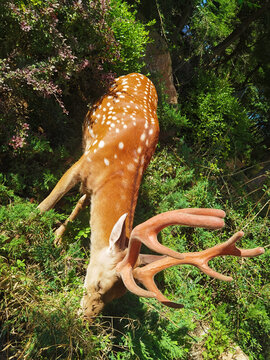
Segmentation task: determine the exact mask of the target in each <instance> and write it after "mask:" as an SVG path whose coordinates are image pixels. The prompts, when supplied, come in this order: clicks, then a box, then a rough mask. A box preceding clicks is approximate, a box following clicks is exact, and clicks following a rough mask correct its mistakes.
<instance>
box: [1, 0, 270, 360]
mask: <svg viewBox="0 0 270 360" xmlns="http://www.w3.org/2000/svg"><path fill="white" fill-rule="evenodd" d="M135 3H136V4H135ZM266 3H267V2H266V1H260V2H259V1H257V0H248V1H240V0H239V1H231V2H228V1H225V0H218V1H197V0H196V1H185V0H184V1H178V0H168V1H167V0H166V1H162V0H158V1H156V0H149V1H147V2H143V1H142V2H138V1H131V0H130V1H128V3H126V2H124V1H122V0H111V1H88V0H87V1H86V0H85V1H84V0H83V1H71V2H70V1H62V0H51V1H43V0H29V1H26V0H3V1H1V2H0V40H1V48H0V97H1V101H0V165H1V171H2V174H0V202H1V208H0V224H1V229H0V319H1V320H0V322H1V334H0V343H1V345H2V346H1V350H2V351H1V353H0V357H4V358H7V359H12V358H13V359H14V358H24V359H36V358H37V359H58V358H59V359H109V360H110V359H113V360H114V359H140V360H144V359H147V360H149V359H161V360H166V359H170V360H171V359H175V360H176V359H177V360H178V359H183V360H188V359H190V358H191V357H192V355H191V354H192V349H193V348H194V346H195V347H196V348H199V352H200V353H201V354H202V356H203V358H204V359H218V357H219V356H220V355H221V354H222V353H223V352H225V351H227V350H228V349H230V348H232V347H234V344H237V345H239V346H240V347H241V348H242V349H243V350H244V352H245V353H246V354H247V355H248V356H249V358H250V359H251V360H258V359H259V360H266V359H268V352H269V351H268V350H269V333H270V319H269V298H270V296H269V251H266V253H265V254H264V255H262V256H260V257H258V258H252V259H249V258H245V259H239V258H238V257H227V256H226V257H222V258H217V259H213V260H212V261H211V264H210V266H211V267H213V268H214V269H215V270H216V271H219V272H221V273H224V274H226V275H231V276H232V277H233V278H234V281H233V282H231V283H225V282H221V281H218V280H212V279H209V277H207V276H206V275H205V274H203V273H201V272H200V271H199V270H198V269H197V268H195V267H191V266H189V265H184V266H181V267H180V266H179V267H173V268H170V269H167V270H166V271H164V272H162V273H159V274H158V275H157V276H156V279H155V280H156V282H157V284H158V287H159V288H160V289H161V291H162V292H163V293H164V294H165V295H166V296H167V297H168V298H169V299H172V300H174V301H177V302H179V303H182V304H183V305H184V308H183V309H180V310H174V309H169V308H165V307H163V306H162V305H161V304H159V303H157V302H156V301H155V300H153V299H139V298H138V297H136V296H134V295H131V294H126V295H125V296H124V297H123V298H122V299H121V300H118V301H115V302H113V303H111V304H109V305H108V306H107V308H106V309H105V311H104V312H103V315H102V316H100V317H99V318H98V319H96V321H95V323H94V324H93V325H92V326H89V325H88V324H85V323H84V321H83V320H82V317H81V315H80V300H81V297H82V293H83V281H84V276H85V270H86V266H87V263H88V259H89V250H86V249H88V248H89V235H90V232H91V229H90V228H89V209H86V210H85V211H83V212H82V213H81V214H80V217H79V218H78V219H76V221H74V222H72V223H70V224H69V225H68V227H67V232H66V234H65V236H64V239H63V246H62V247H61V248H57V247H55V246H54V244H53V241H54V232H53V231H54V230H55V228H56V227H57V226H58V225H59V223H60V222H61V221H63V220H64V219H65V218H66V216H65V215H63V214H62V213H64V212H66V213H70V211H71V209H72V208H73V207H74V204H75V203H76V201H77V200H78V196H79V195H76V196H74V193H75V192H74V193H72V195H71V196H70V197H66V198H65V200H62V201H61V202H60V203H59V205H58V207H57V208H56V210H51V211H49V212H47V213H45V214H40V213H39V212H38V211H37V210H36V204H35V202H38V201H40V200H41V199H42V198H44V196H45V193H46V194H47V193H48V191H50V190H51V189H52V188H53V186H54V184H55V183H56V182H57V180H58V179H59V178H60V176H61V175H62V174H63V173H64V171H65V170H66V169H67V168H68V167H69V166H70V165H71V163H72V162H74V161H75V160H76V159H77V158H78V157H79V155H80V153H81V149H80V142H81V125H80V124H81V121H82V119H83V116H84V115H85V113H86V111H87V106H88V104H89V103H92V102H93V101H94V99H95V98H96V97H98V96H99V95H100V94H101V93H103V91H104V89H105V88H106V87H107V86H108V84H109V83H110V81H111V80H112V79H113V78H114V77H115V76H117V75H121V74H124V73H127V72H135V71H143V69H144V68H143V66H144V60H143V55H144V49H145V46H146V44H147V43H148V42H149V41H151V40H150V39H149V38H148V31H149V29H150V26H152V25H153V24H154V27H155V29H156V30H157V31H158V32H159V34H161V35H162V36H163V37H164V38H165V40H166V42H167V44H168V47H169V49H170V50H171V55H172V62H173V75H174V80H175V83H176V84H177V86H178V87H177V90H178V93H179V103H180V104H179V105H177V106H172V105H169V104H168V103H167V99H166V97H165V96H164V95H163V94H162V93H161V94H159V110H158V116H159V120H160V124H161V142H160V144H159V146H158V149H157V152H156V155H155V157H154V158H153V160H152V162H151V164H150V166H149V168H148V170H147V172H146V174H145V178H144V181H143V183H142V186H141V189H140V197H139V200H138V206H137V209H136V216H135V224H137V223H140V222H142V221H144V220H146V219H147V218H149V217H151V216H153V215H155V214H157V213H160V212H163V211H168V210H173V209H177V208H186V207H210V208H221V209H224V210H226V214H227V216H226V226H225V228H224V229H223V230H220V231H208V230H205V229H190V228H185V227H179V226H174V227H169V228H166V229H164V230H163V231H162V233H161V234H160V241H161V242H162V243H163V244H164V245H166V246H169V247H171V248H173V249H175V250H177V251H180V252H187V251H190V252H196V251H200V250H203V249H205V248H208V247H211V246H214V245H216V244H217V243H219V242H221V241H225V240H226V239H227V238H229V237H230V236H231V235H232V234H233V233H234V232H235V231H237V230H239V229H244V231H245V236H244V237H243V239H242V240H241V243H240V244H239V246H240V247H243V248H253V247H256V246H265V248H266V250H268V246H269V236H270V234H269V228H270V226H269V225H270V224H269V209H270V207H269V203H270V198H269V195H270V193H269V189H268V185H269V180H267V172H262V173H260V171H261V170H263V166H265V165H267V164H268V163H267V161H268V157H269V152H268V150H267V149H268V148H269V138H270V137H269V134H270V130H269V108H270V107H269V94H270V91H269V63H268V62H267V59H268V57H267V55H268V53H269V49H270V46H269V38H270V37H269V29H270V28H269V19H268V14H269V11H264V12H263V13H262V14H261V16H260V17H259V18H258V17H256V16H255V15H256V14H257V11H258V10H260V9H261V7H263V6H265V4H266ZM132 4H133V5H132ZM136 9H138V10H139V12H137V10H136ZM268 10H269V8H268ZM250 16H254V20H253V21H252V22H251V23H250V24H247V20H248V19H250ZM138 18H140V19H142V18H144V19H145V21H144V22H142V21H141V20H138ZM242 26H243V28H244V31H242V32H241V31H240V30H241V29H242ZM239 29H240V30H239ZM235 30H237V31H235ZM231 34H233V35H234V36H231ZM232 39H233V41H232ZM222 46H224V48H223V47H222ZM116 73H117V74H116ZM156 81H157V82H160V79H157V80H156ZM161 88H162V85H161ZM261 163H262V164H261ZM252 177H255V178H256V179H255V180H261V178H262V179H264V182H262V183H260V182H258V183H257V184H256V185H253V183H252V181H251V180H252ZM254 186H255V187H254ZM75 191H76V190H75ZM199 324H203V326H204V327H205V329H207V331H205V332H204V334H203V335H201V334H200V333H199V332H198V328H199Z"/></svg>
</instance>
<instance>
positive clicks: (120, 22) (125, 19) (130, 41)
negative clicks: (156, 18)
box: [110, 0, 153, 74]
mask: <svg viewBox="0 0 270 360" xmlns="http://www.w3.org/2000/svg"><path fill="white" fill-rule="evenodd" d="M110 5H111V11H110V14H111V22H112V23H111V27H112V30H113V33H114V36H115V39H116V40H117V42H118V43H119V44H121V46H120V47H119V53H120V59H121V62H120V63H118V64H116V66H115V67H114V69H115V71H116V72H117V73H119V74H126V73H128V72H140V71H141V70H142V68H143V66H144V63H143V62H142V61H141V59H142V57H143V56H144V52H145V46H146V44H147V43H148V42H149V41H150V40H149V37H148V34H149V31H148V30H147V26H148V27H149V26H151V25H153V21H152V22H149V23H148V24H146V25H145V24H142V23H140V22H138V21H137V20H136V11H135V10H134V9H132V8H131V7H130V6H129V5H128V4H127V3H126V2H123V1H119V0H111V2H110ZM131 10H133V11H131Z"/></svg>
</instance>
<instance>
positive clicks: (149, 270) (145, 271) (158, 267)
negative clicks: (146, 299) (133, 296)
mask: <svg viewBox="0 0 270 360" xmlns="http://www.w3.org/2000/svg"><path fill="white" fill-rule="evenodd" d="M243 235H244V233H243V231H238V232H237V233H235V234H234V235H233V236H232V237H231V238H230V239H229V240H227V241H226V242H225V243H222V244H219V245H216V246H214V247H212V248H210V249H206V250H203V251H200V252H194V253H184V254H183V255H184V256H185V258H184V259H176V258H172V257H169V256H166V257H161V258H160V259H159V260H156V261H154V262H152V263H150V264H148V265H146V266H144V267H142V268H136V269H135V270H133V276H134V278H135V279H137V280H138V281H140V282H141V283H142V284H143V285H144V286H145V287H146V288H147V289H148V290H150V291H151V292H154V293H155V294H156V296H155V297H156V299H157V300H159V301H161V302H162V303H163V304H164V305H167V306H170V307H181V305H179V304H176V303H174V302H171V301H169V300H167V299H166V298H165V297H164V296H163V294H162V293H161V292H160V291H159V290H158V288H157V286H156V284H155V282H154V276H155V275H156V274H157V273H158V272H160V271H162V270H164V269H167V268H169V267H172V266H174V265H180V264H189V265H194V266H196V267H198V268H199V269H200V270H201V271H202V272H204V273H205V274H207V275H209V276H211V277H214V278H217V279H220V280H224V281H232V280H233V279H232V277H230V276H225V275H222V274H220V273H218V272H216V271H214V270H213V269H211V268H210V267H209V266H208V262H209V261H210V260H211V259H213V258H214V257H217V256H222V255H233V256H239V257H254V256H259V255H261V254H263V253H264V249H263V248H261V247H258V248H254V249H239V248H237V247H236V246H235V243H236V241H238V240H239V239H241V238H242V236H243Z"/></svg>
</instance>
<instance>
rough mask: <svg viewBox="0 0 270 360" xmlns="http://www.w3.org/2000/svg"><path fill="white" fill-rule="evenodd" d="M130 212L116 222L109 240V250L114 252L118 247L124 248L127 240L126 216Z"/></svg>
mask: <svg viewBox="0 0 270 360" xmlns="http://www.w3.org/2000/svg"><path fill="white" fill-rule="evenodd" d="M127 215H128V213H126V214H124V215H122V216H121V217H120V218H119V219H118V220H117V222H116V223H115V225H114V227H113V229H112V232H111V235H110V240H109V251H111V252H114V250H115V248H116V247H118V249H120V250H124V247H125V241H126V218H127Z"/></svg>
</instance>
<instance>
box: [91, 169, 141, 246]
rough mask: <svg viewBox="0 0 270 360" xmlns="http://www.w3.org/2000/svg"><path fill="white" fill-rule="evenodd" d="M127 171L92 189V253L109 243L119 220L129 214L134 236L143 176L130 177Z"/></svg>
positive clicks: (129, 223) (130, 228)
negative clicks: (133, 227)
mask: <svg viewBox="0 0 270 360" xmlns="http://www.w3.org/2000/svg"><path fill="white" fill-rule="evenodd" d="M124 173H125V171H124V170H122V171H118V172H117V174H115V176H114V177H112V176H110V179H108V181H106V180H105V181H104V184H103V185H102V186H100V187H99V188H97V189H96V190H95V191H93V192H92V196H91V220H90V226H91V253H93V252H95V251H100V250H102V249H104V248H105V247H107V246H108V245H109V238H110V234H111V231H112V229H113V227H114V225H115V223H116V222H117V220H118V219H119V218H120V217H121V216H122V215H123V214H126V213H127V214H128V216H127V220H126V236H127V238H129V236H130V233H131V230H132V224H133V217H134V211H135V207H136V203H137V198H138V190H139V184H140V182H141V175H140V174H138V176H137V177H136V178H129V179H128V178H127V177H126V176H125V174H124ZM125 245H126V246H127V244H125Z"/></svg>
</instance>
